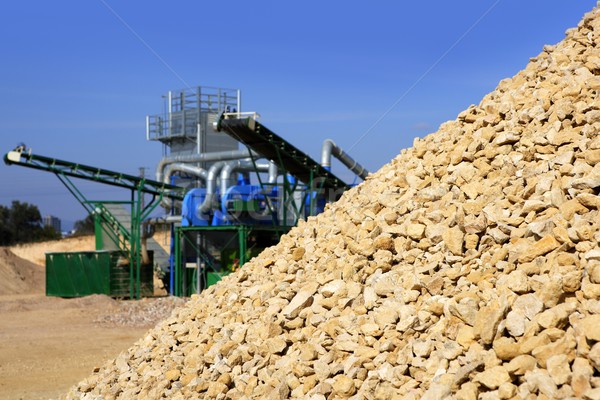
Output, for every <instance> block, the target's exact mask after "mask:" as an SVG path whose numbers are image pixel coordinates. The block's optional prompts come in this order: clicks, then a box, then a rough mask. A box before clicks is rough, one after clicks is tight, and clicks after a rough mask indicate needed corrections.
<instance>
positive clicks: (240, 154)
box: [156, 149, 258, 182]
mask: <svg viewBox="0 0 600 400" xmlns="http://www.w3.org/2000/svg"><path fill="white" fill-rule="evenodd" d="M257 156H258V154H257V153H256V152H254V151H252V150H249V149H241V150H227V151H217V152H212V153H202V154H187V155H179V156H170V157H163V158H162V160H160V161H159V163H158V165H157V167H156V180H157V181H159V182H161V181H162V180H163V175H164V169H165V167H166V166H167V165H169V164H174V163H199V162H214V161H227V160H237V159H240V158H248V157H257Z"/></svg>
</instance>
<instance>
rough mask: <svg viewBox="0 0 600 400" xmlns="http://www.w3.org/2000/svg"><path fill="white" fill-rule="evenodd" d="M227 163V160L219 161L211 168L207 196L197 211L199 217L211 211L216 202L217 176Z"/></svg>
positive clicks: (207, 179)
mask: <svg viewBox="0 0 600 400" xmlns="http://www.w3.org/2000/svg"><path fill="white" fill-rule="evenodd" d="M225 165H226V163H225V161H218V162H216V163H214V164H213V165H212V166H211V167H210V168H209V170H208V176H207V177H206V197H204V201H203V202H202V204H200V205H199V206H198V210H197V211H196V212H197V214H198V217H200V216H201V215H202V214H206V213H207V212H209V211H210V210H211V208H212V205H213V204H214V203H215V200H216V197H217V194H216V191H217V177H218V176H219V172H220V171H221V169H222V168H223V167H224V166H225Z"/></svg>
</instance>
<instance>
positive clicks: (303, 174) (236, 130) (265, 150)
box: [217, 117, 349, 194]
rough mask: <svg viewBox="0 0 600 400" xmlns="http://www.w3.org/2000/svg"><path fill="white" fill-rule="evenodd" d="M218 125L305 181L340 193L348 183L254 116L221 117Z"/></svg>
mask: <svg viewBox="0 0 600 400" xmlns="http://www.w3.org/2000/svg"><path fill="white" fill-rule="evenodd" d="M217 129H218V130H220V131H223V132H225V133H227V134H228V135H229V136H231V137H233V138H234V139H236V140H238V141H240V142H242V143H243V144H244V145H246V146H248V147H249V148H251V149H252V150H254V151H256V152H257V153H259V154H261V155H262V156H263V157H266V158H268V159H269V160H271V161H273V162H274V163H275V164H277V166H278V167H279V169H281V170H284V171H286V172H288V173H290V174H291V175H293V176H295V177H296V178H297V179H299V180H300V181H302V182H304V183H306V184H309V185H313V183H316V186H318V187H320V188H322V189H327V190H334V191H340V194H341V192H343V191H344V190H346V189H348V187H349V185H348V184H347V183H346V182H344V181H343V180H341V179H340V178H338V177H337V176H335V175H334V174H332V173H331V172H330V171H327V170H326V169H325V168H324V167H323V166H321V165H320V164H319V163H318V162H316V161H315V160H314V159H312V158H311V157H310V156H308V155H307V154H306V153H304V152H303V151H302V150H300V149H298V148H297V147H295V146H294V145H292V144H291V143H289V142H288V141H286V140H285V139H283V138H282V137H280V136H278V135H277V134H275V133H274V132H272V131H271V130H269V129H268V128H267V127H266V126H264V125H262V124H261V123H260V122H258V121H256V120H254V119H252V118H223V117H221V118H220V119H219V120H218V122H217Z"/></svg>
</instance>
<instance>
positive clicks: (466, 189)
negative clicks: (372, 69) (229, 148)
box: [67, 10, 600, 399]
mask: <svg viewBox="0 0 600 400" xmlns="http://www.w3.org/2000/svg"><path fill="white" fill-rule="evenodd" d="M599 47H600V14H599V12H598V11H596V10H594V11H592V12H591V13H589V14H587V15H586V16H585V17H584V19H583V20H582V22H581V23H580V24H579V26H578V28H576V29H571V30H569V31H567V35H566V38H565V40H564V41H562V42H561V43H559V44H558V45H556V46H546V47H545V48H544V50H543V51H542V53H541V54H539V55H538V56H537V57H535V58H533V59H531V60H530V63H529V65H528V66H527V67H526V68H525V69H524V70H523V71H521V72H520V73H518V74H517V75H516V76H515V77H513V78H512V79H506V80H503V81H501V82H500V84H499V86H498V87H497V89H496V90H494V91H493V92H492V93H490V94H489V95H487V96H486V97H485V98H484V99H483V100H482V102H481V103H480V104H479V105H478V106H471V107H470V108H469V109H467V110H466V111H464V112H462V113H461V114H460V115H459V116H458V118H457V119H456V120H455V121H451V122H447V123H445V124H443V125H442V126H441V127H440V130H439V131H438V132H437V133H434V134H431V135H429V136H427V137H425V138H424V139H417V140H415V142H414V146H413V147H412V148H410V149H407V150H405V151H402V153H401V154H400V155H399V156H398V157H397V158H396V159H394V160H393V161H392V162H391V163H389V164H388V165H386V166H384V167H383V168H382V169H381V170H380V171H378V172H377V173H375V174H373V175H372V176H370V177H369V178H368V179H367V180H366V181H365V182H364V183H363V184H361V185H360V186H358V187H356V188H354V189H353V190H351V191H348V192H346V193H345V194H344V196H343V197H342V199H341V200H340V201H339V202H337V203H335V204H333V205H332V206H330V207H328V208H327V210H326V211H325V212H324V213H322V214H321V215H319V216H317V217H314V218H309V219H308V221H307V222H306V223H301V224H300V225H299V226H298V227H296V228H295V229H293V230H292V231H291V232H290V233H289V234H288V235H286V236H284V237H283V238H282V240H281V242H280V243H279V244H278V245H276V246H274V247H272V248H269V249H267V250H265V251H264V252H263V253H262V254H261V255H259V256H258V257H256V258H255V259H254V260H253V261H251V262H250V263H248V264H247V265H246V266H244V268H242V269H241V270H240V271H238V272H237V273H236V274H233V275H231V276H229V277H227V278H225V279H224V280H223V281H221V282H220V283H219V284H217V285H215V286H212V287H211V288H210V289H208V290H206V291H205V292H203V293H202V294H201V295H199V296H197V297H194V298H192V300H191V301H190V302H189V303H188V304H187V305H186V306H185V307H183V308H181V309H178V310H177V311H176V312H175V313H174V314H173V315H172V316H171V317H170V318H168V319H167V320H165V321H163V322H161V323H160V324H158V325H157V326H156V327H155V328H154V329H152V330H151V331H149V333H148V334H147V335H146V336H145V337H143V338H142V339H140V340H139V341H138V342H137V343H136V344H135V345H134V346H133V347H132V348H131V349H129V350H128V351H126V352H123V353H122V354H121V355H119V356H118V358H117V359H116V360H113V361H110V362H109V363H107V364H106V365H105V366H104V367H103V368H101V369H100V370H99V371H98V372H97V373H95V374H93V375H91V376H90V377H89V378H87V379H86V380H84V381H83V382H81V383H79V384H78V385H77V386H76V387H74V388H72V389H71V392H70V393H69V394H68V395H67V397H68V398H79V397H81V398H85V399H100V398H102V399H112V398H126V399H130V398H159V397H161V396H164V397H166V398H169V399H189V398H223V399H224V398H228V399H238V398H268V399H284V398H311V399H334V398H336V399H337V398H348V397H351V398H354V399H362V398H366V399H394V398H398V399H411V398H423V399H438V398H443V397H446V396H453V397H454V398H457V399H497V398H500V399H509V398H517V399H519V398H520V399H532V398H546V399H547V398H552V399H558V398H568V397H585V398H589V399H599V398H600V374H599V373H598V371H599V370H600V301H599V299H600V247H599V244H598V243H599V241H600V229H599V227H600V226H599V225H600V215H599V211H598V208H599V207H600V197H598V192H599V190H600V137H599V135H598V132H599V131H600V100H599V98H598V97H599V96H598V94H599V91H600V51H599V50H597V49H598V48H599Z"/></svg>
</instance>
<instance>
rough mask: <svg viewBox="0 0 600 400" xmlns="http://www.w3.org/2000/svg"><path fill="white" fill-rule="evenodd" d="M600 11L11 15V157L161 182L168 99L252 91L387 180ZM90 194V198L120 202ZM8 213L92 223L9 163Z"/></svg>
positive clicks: (302, 137) (62, 2) (7, 35)
mask: <svg viewBox="0 0 600 400" xmlns="http://www.w3.org/2000/svg"><path fill="white" fill-rule="evenodd" d="M595 4H596V2H595V1H592V0H585V1H584V0H577V1H573V0H545V1H542V0H526V1H523V0H499V1H498V0H494V1H492V0H467V1H453V2H449V1H428V2H424V1H423V2H418V1H415V2H400V1H376V2H370V3H365V2H354V1H350V2H348V1H346V2H341V1H331V2H330V1H304V2H286V1H256V2H248V1H237V0H234V1H228V2H221V1H214V2H198V1H188V0H181V1H173V2H164V1H127V2H125V1H116V0H57V1H52V2H49V1H27V0H22V1H3V2H2V3H1V4H0V37H1V38H2V39H1V40H0V57H1V62H0V138H1V139H2V140H1V141H0V143H2V148H0V153H1V154H4V153H6V152H7V151H9V150H11V149H12V148H13V147H14V146H15V145H16V144H17V143H18V142H25V143H26V144H27V145H28V146H29V147H31V148H32V149H33V151H34V153H37V154H41V155H46V156H51V157H56V158H60V159H65V160H69V161H76V162H81V163H86V164H89V165H93V166H98V167H102V168H106V169H112V170H116V171H122V172H126V173H130V174H137V173H138V170H139V167H147V168H149V171H150V173H151V174H152V175H153V174H154V170H155V167H156V164H157V162H158V161H159V159H160V157H161V151H162V149H161V146H160V144H159V143H157V142H147V141H146V138H145V116H146V115H148V114H158V113H160V111H161V107H162V103H161V95H162V94H164V93H166V92H167V91H168V90H171V89H180V88H184V87H186V86H197V85H205V86H218V87H228V88H239V89H241V90H242V98H243V109H244V110H245V111H257V112H259V113H260V114H261V115H262V122H263V123H264V124H265V125H267V126H268V127H269V128H271V129H272V130H273V131H275V132H276V133H278V134H279V135H281V136H283V137H284V138H286V139H288V140H289V141H290V142H292V143H293V144H295V145H296V146H297V147H299V148H301V149H303V150H305V151H306V152H308V153H309V154H311V155H312V156H313V157H314V158H315V159H317V160H318V158H319V154H320V153H319V152H320V147H321V143H322V141H323V140H324V139H325V138H331V139H333V140H335V141H336V142H337V143H338V144H339V145H340V146H341V147H343V148H344V149H346V150H349V153H350V154H351V155H352V156H354V157H355V158H356V159H357V160H359V161H360V162H361V163H363V164H364V165H365V166H366V167H367V168H368V169H370V170H372V171H375V170H377V169H378V168H379V167H381V166H382V165H383V164H385V163H387V162H388V161H390V160H391V159H392V158H393V157H394V156H395V155H396V154H398V153H399V152H400V150H401V149H402V148H406V147H409V146H411V144H412V141H413V138H414V137H416V136H424V135H426V134H428V133H431V132H434V131H436V130H437V128H438V126H439V125H440V124H441V123H442V122H444V121H446V120H449V119H454V118H455V117H456V115H457V114H458V113H459V112H460V111H462V110H463V109H465V108H466V107H468V106H469V105H470V104H476V103H479V101H480V100H481V98H482V97H483V96H484V95H485V94H486V93H488V92H490V91H492V90H493V89H494V88H495V87H496V85H497V84H498V82H499V81H500V80H501V79H503V78H506V77H510V76H513V75H514V74H515V73H517V72H518V71H519V70H521V69H523V68H524V67H525V66H526V65H527V63H528V60H529V58H530V57H533V56H536V55H537V54H538V53H539V52H540V51H541V50H542V47H543V46H544V45H545V44H555V43H557V42H559V41H560V40H562V39H563V38H564V32H565V30H566V29H568V28H570V27H574V26H576V25H577V24H578V22H579V21H580V20H581V17H582V16H583V14H584V13H585V12H588V11H590V10H591V9H592V8H593V6H594V5H595ZM111 9H112V10H111ZM117 15H118V17H117ZM126 24H127V25H128V26H129V27H130V28H131V30H130V29H129V28H128V27H127V26H126ZM132 30H133V31H134V32H135V34H134V33H133V32H132ZM140 38H141V40H140ZM144 42H145V44H144ZM394 104H396V105H395V107H394V108H393V109H392V110H391V111H389V112H388V113H387V114H385V117H384V118H381V117H382V116H383V115H384V113H386V111H388V110H389V109H390V107H391V106H392V105H394ZM377 121H379V122H377ZM367 132H368V133H367ZM365 133H367V134H366V135H365ZM361 137H362V139H360V138H361ZM334 172H337V173H338V174H339V175H340V176H342V177H345V178H348V177H349V175H348V174H347V173H346V172H345V171H342V170H340V169H336V171H334ZM82 187H83V188H84V190H85V191H86V194H87V195H88V196H89V197H90V198H92V199H102V200H106V199H111V198H118V197H122V196H123V194H122V193H120V192H119V190H118V189H113V188H111V187H108V186H101V185H90V184H85V185H82ZM12 200H20V201H27V202H29V203H33V204H36V205H37V206H38V207H39V208H40V211H41V212H42V214H43V215H45V214H52V215H55V216H58V217H59V218H61V219H62V220H63V221H65V222H67V224H68V222H69V221H71V222H72V221H75V220H77V219H81V218H84V217H85V211H84V209H83V208H82V207H81V206H80V205H79V204H78V203H77V202H76V201H75V200H74V199H73V198H72V196H71V195H70V194H69V193H68V192H67V190H66V189H65V188H64V186H62V184H61V183H60V182H59V181H58V179H57V178H56V177H54V176H53V175H51V174H49V173H45V172H38V171H34V170H31V169H27V168H22V167H15V166H10V167H9V166H5V165H4V164H3V163H1V165H0V204H10V202H11V201H12Z"/></svg>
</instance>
